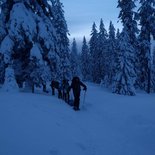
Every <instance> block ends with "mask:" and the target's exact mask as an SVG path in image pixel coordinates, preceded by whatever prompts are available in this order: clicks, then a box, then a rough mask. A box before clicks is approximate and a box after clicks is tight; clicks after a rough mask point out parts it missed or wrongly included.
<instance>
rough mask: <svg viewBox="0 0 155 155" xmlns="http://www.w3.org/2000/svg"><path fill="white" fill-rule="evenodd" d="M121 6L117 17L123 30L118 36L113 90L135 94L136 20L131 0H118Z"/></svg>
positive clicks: (125, 93)
mask: <svg viewBox="0 0 155 155" xmlns="http://www.w3.org/2000/svg"><path fill="white" fill-rule="evenodd" d="M118 7H120V8H121V11H120V14H119V18H120V20H121V22H122V24H123V31H122V33H121V34H120V36H119V40H118V47H117V50H118V51H117V52H118V54H117V61H115V65H116V66H117V68H116V70H115V77H114V79H115V80H114V83H113V92H114V93H118V94H124V95H135V88H134V84H135V78H136V72H135V55H136V54H135V51H136V50H135V45H134V40H135V39H136V37H135V34H136V32H137V31H136V30H137V28H136V26H135V23H136V21H135V20H134V12H133V9H134V7H135V3H134V1H133V0H118Z"/></svg>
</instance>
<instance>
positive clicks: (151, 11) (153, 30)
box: [138, 0, 155, 93]
mask: <svg viewBox="0 0 155 155" xmlns="http://www.w3.org/2000/svg"><path fill="white" fill-rule="evenodd" d="M154 6H155V1H154V0H140V8H139V10H138V11H139V17H140V25H141V31H140V60H139V62H140V74H139V77H140V78H139V80H140V83H141V88H142V89H144V90H145V91H146V92H147V93H150V91H151V46H150V45H151V35H153V37H154V38H155V27H154V25H155V8H154Z"/></svg>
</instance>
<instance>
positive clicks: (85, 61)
mask: <svg viewBox="0 0 155 155" xmlns="http://www.w3.org/2000/svg"><path fill="white" fill-rule="evenodd" d="M81 73H82V77H83V80H84V81H90V80H91V62H90V52H89V47H88V45H87V41H86V38H85V37H84V38H83V44H82V51H81Z"/></svg>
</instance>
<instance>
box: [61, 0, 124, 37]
mask: <svg viewBox="0 0 155 155" xmlns="http://www.w3.org/2000/svg"><path fill="white" fill-rule="evenodd" d="M61 2H62V3H63V5H64V8H63V9H64V11H65V18H66V21H67V24H68V29H69V32H70V34H71V36H70V37H71V38H74V37H75V38H76V40H78V39H81V38H83V36H84V35H85V36H86V37H89V35H90V33H91V28H92V24H93V22H95V23H96V25H97V28H98V26H99V22H100V19H101V18H102V19H103V22H104V24H105V27H106V29H107V30H108V27H109V23H110V20H111V21H112V22H113V24H114V26H115V28H119V27H121V23H120V22H119V23H118V22H117V21H118V14H119V9H118V8H117V0H61Z"/></svg>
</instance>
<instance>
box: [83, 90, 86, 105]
mask: <svg viewBox="0 0 155 155" xmlns="http://www.w3.org/2000/svg"><path fill="white" fill-rule="evenodd" d="M85 98H86V90H85V91H84V96H83V105H84V103H85Z"/></svg>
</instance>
